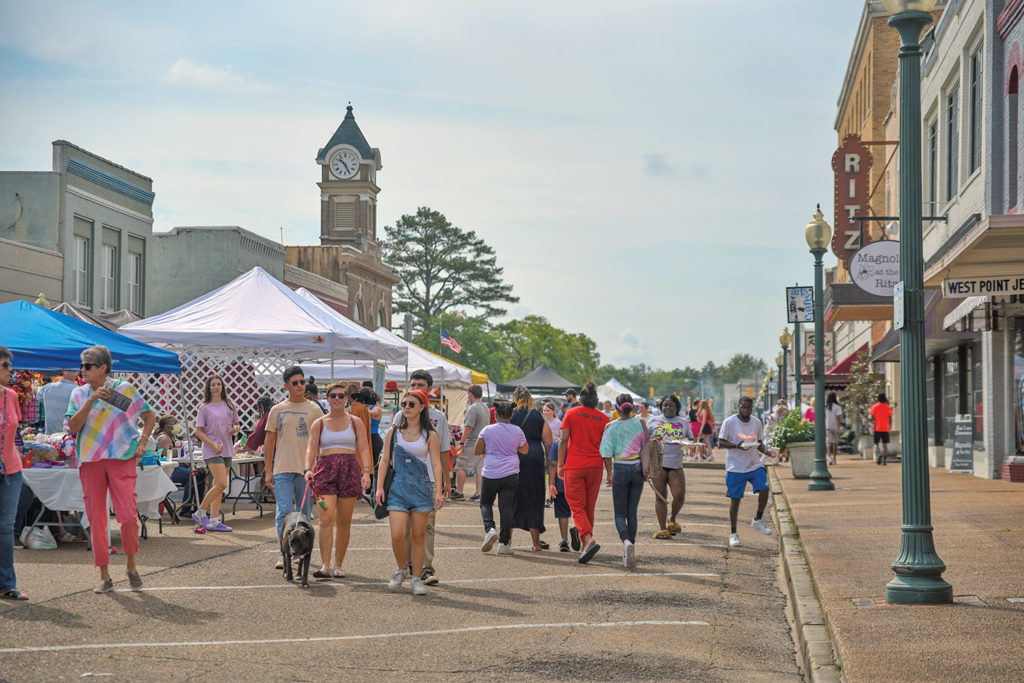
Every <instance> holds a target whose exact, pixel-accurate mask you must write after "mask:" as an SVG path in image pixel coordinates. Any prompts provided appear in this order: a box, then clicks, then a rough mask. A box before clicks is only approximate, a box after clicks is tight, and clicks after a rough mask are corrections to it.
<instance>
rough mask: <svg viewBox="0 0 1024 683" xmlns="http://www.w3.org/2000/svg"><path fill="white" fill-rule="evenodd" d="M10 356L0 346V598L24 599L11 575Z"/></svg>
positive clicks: (15, 468) (14, 492) (14, 504)
mask: <svg viewBox="0 0 1024 683" xmlns="http://www.w3.org/2000/svg"><path fill="white" fill-rule="evenodd" d="M12 360H13V356H12V355H11V352H10V351H8V350H7V347H5V346H0V599H3V600H28V596H27V595H25V594H24V593H22V592H21V591H20V590H18V579H17V577H16V576H15V575H14V518H15V516H16V515H17V512H18V498H19V496H21V458H20V457H19V456H18V449H17V447H16V446H15V440H16V439H17V434H18V422H19V421H20V420H21V409H20V408H19V407H18V394H17V392H16V391H14V389H11V388H10V387H8V386H7V383H8V382H10V381H11V361H12Z"/></svg>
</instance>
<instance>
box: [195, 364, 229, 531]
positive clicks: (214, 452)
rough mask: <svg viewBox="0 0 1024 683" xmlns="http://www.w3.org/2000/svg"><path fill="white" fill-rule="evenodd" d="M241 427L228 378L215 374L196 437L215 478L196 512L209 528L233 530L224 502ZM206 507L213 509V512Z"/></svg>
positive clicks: (197, 519)
mask: <svg viewBox="0 0 1024 683" xmlns="http://www.w3.org/2000/svg"><path fill="white" fill-rule="evenodd" d="M238 428H239V420H238V410H237V409H236V408H235V404H234V403H232V402H231V399H230V398H229V397H228V392H227V387H225V386H224V380H223V379H222V378H221V377H219V376H217V375H211V376H210V377H208V378H207V379H206V386H205V387H204V388H203V405H202V406H201V407H200V408H199V415H198V416H197V417H196V436H197V437H198V438H199V440H200V441H201V442H202V443H203V463H204V464H205V465H206V469H207V471H209V473H210V475H211V477H212V478H213V484H212V485H211V486H210V489H209V490H208V491H207V492H206V495H205V496H203V499H202V501H200V503H199V507H198V508H197V509H196V511H195V512H194V513H193V514H192V519H193V520H195V523H196V524H197V525H198V526H199V527H200V528H202V529H205V530H206V531H218V532H229V531H232V529H231V527H229V526H228V525H226V524H224V522H223V521H222V520H221V518H220V504H221V499H222V498H223V496H224V492H225V491H226V490H227V488H228V472H230V471H231V458H233V457H234V456H235V444H234V441H233V439H234V437H235V435H236V434H238ZM206 510H209V511H210V514H209V515H207V514H206Z"/></svg>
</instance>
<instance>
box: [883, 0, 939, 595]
mask: <svg viewBox="0 0 1024 683" xmlns="http://www.w3.org/2000/svg"><path fill="white" fill-rule="evenodd" d="M935 4H936V2H935V0H885V8H886V9H887V10H888V11H889V13H890V14H891V15H892V16H890V17H889V25H890V26H892V27H893V28H894V29H896V30H897V31H898V32H899V34H900V51H899V64H900V75H899V78H900V81H899V82H900V91H899V112H900V121H899V131H900V137H899V155H900V158H899V163H900V165H899V168H900V174H899V197H900V201H899V207H900V233H901V234H900V278H901V280H902V281H903V311H904V315H903V321H904V322H903V328H902V329H901V330H900V398H901V401H900V421H901V429H902V435H901V440H902V444H901V458H902V466H901V469H902V473H901V476H902V495H903V524H902V526H901V529H900V531H901V536H900V550H899V554H898V555H897V556H896V559H895V560H893V562H892V570H893V572H895V574H896V576H894V577H893V578H892V580H891V581H889V583H887V584H886V586H885V600H886V602H889V603H897V604H904V605H913V604H917V605H921V604H929V605H936V604H949V603H952V602H953V587H952V586H950V585H949V584H948V583H947V582H946V581H944V580H943V579H942V572H944V571H945V570H946V565H945V564H944V563H943V562H942V560H941V559H940V558H939V555H938V553H937V552H936V551H935V542H934V539H933V538H932V523H931V491H930V489H929V485H928V459H927V448H928V443H927V428H928V423H927V416H926V413H925V400H926V396H927V393H926V388H927V386H926V381H925V363H926V359H925V338H924V256H923V254H922V242H923V239H922V230H921V185H922V182H921V32H922V31H923V30H924V27H925V26H927V25H928V24H930V23H931V22H932V15H931V14H930V11H931V10H932V9H933V8H934V7H935Z"/></svg>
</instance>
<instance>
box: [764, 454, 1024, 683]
mask: <svg viewBox="0 0 1024 683" xmlns="http://www.w3.org/2000/svg"><path fill="white" fill-rule="evenodd" d="M773 469H774V470H775V473H776V475H777V476H776V477H774V478H773V485H774V486H776V487H778V488H779V489H780V490H781V492H782V493H783V495H782V496H779V495H776V496H775V501H776V503H777V504H778V505H779V506H780V507H782V506H787V505H788V508H789V514H790V515H792V519H793V523H794V525H795V529H794V530H793V534H792V536H791V537H792V538H794V539H796V545H797V546H802V551H803V553H804V554H805V556H806V562H807V564H808V565H809V569H810V572H811V574H812V575H813V579H814V586H815V587H816V589H817V593H818V597H819V599H820V604H821V607H822V608H823V610H824V614H825V621H826V622H827V626H828V634H829V636H830V639H831V641H832V644H833V646H834V654H835V656H836V657H837V659H838V663H839V665H840V674H841V676H842V677H843V678H844V679H845V680H847V681H1021V680H1024V641H1022V639H1021V634H1022V633H1024V486H1022V485H1021V484H1019V483H1009V482H1003V481H998V480H997V481H992V480H986V479H981V478H978V477H974V476H972V475H969V474H950V473H949V472H947V471H945V470H941V469H931V470H930V482H931V515H932V525H933V527H934V531H933V537H934V541H935V548H936V551H937V552H938V555H939V557H940V558H942V560H943V562H945V564H946V567H947V569H946V571H945V573H944V574H943V578H944V579H945V580H946V581H947V582H949V583H950V584H951V585H952V587H953V596H954V602H953V604H952V605H943V606H904V605H888V604H886V603H885V584H886V583H888V581H889V580H890V579H891V578H892V577H893V576H894V573H893V572H892V570H891V569H890V565H891V564H892V561H893V560H894V559H895V558H896V555H897V554H898V552H899V547H900V525H901V522H902V498H901V490H902V483H901V474H902V466H901V464H900V463H898V462H897V463H891V464H889V465H886V466H885V467H882V466H878V465H875V464H874V463H873V462H872V461H862V460H860V459H859V457H857V456H840V457H839V463H838V465H836V466H834V467H830V468H829V469H830V471H831V474H832V481H833V482H834V483H835V485H836V489H835V491H808V490H807V480H806V479H803V480H796V479H793V478H792V474H791V472H790V470H789V468H788V466H786V465H785V464H782V465H779V466H778V467H775V468H773ZM784 536H785V534H784ZM786 561H792V562H795V563H799V562H800V561H801V558H799V557H798V556H797V553H792V554H790V553H787V554H786ZM795 573H797V574H799V567H797V568H796V572H795ZM826 639H828V636H826ZM819 654H820V653H819ZM829 654H831V653H829Z"/></svg>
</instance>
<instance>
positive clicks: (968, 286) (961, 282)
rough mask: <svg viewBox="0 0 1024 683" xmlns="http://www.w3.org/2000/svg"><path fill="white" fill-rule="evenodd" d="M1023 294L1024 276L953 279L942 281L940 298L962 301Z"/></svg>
mask: <svg viewBox="0 0 1024 683" xmlns="http://www.w3.org/2000/svg"><path fill="white" fill-rule="evenodd" d="M1013 294H1018V295H1020V294H1024V275H996V276H992V277H953V278H947V279H945V280H943V281H942V296H944V297H946V298H947V299H964V298H966V297H969V296H1011V295H1013Z"/></svg>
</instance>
